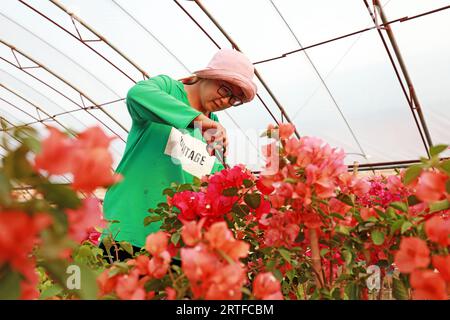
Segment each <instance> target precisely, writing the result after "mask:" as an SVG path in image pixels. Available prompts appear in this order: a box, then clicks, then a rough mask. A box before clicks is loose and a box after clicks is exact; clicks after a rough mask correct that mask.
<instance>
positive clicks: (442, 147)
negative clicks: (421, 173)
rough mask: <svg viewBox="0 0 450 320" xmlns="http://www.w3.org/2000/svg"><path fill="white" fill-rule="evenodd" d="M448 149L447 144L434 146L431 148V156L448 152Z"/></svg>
mask: <svg viewBox="0 0 450 320" xmlns="http://www.w3.org/2000/svg"><path fill="white" fill-rule="evenodd" d="M447 148H448V145H446V144H438V145H435V146H432V147H431V148H430V155H431V156H432V157H434V156H436V155H438V154H439V153H441V152H442V151H444V150H446V149H447Z"/></svg>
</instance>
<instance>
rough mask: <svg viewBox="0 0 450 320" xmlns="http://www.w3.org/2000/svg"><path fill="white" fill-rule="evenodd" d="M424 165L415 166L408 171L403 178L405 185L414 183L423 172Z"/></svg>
mask: <svg viewBox="0 0 450 320" xmlns="http://www.w3.org/2000/svg"><path fill="white" fill-rule="evenodd" d="M422 169H423V165H422V164H414V165H412V166H410V167H409V168H408V169H406V172H405V177H404V178H403V183H404V184H405V185H407V184H410V183H411V182H413V181H414V180H415V179H416V178H417V177H418V176H419V175H420V173H421V172H422Z"/></svg>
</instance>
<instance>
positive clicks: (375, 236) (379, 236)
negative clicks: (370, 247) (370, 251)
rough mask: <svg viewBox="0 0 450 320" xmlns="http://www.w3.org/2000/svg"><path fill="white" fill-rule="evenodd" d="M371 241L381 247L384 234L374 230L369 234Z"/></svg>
mask: <svg viewBox="0 0 450 320" xmlns="http://www.w3.org/2000/svg"><path fill="white" fill-rule="evenodd" d="M371 237H372V241H373V243H374V244H376V245H377V246H381V245H382V244H383V243H384V232H381V231H379V230H374V231H372V233H371Z"/></svg>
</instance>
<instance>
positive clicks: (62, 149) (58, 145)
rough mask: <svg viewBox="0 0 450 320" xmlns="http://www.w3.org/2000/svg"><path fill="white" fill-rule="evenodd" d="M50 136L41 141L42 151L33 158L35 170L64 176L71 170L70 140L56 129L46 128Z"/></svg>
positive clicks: (71, 144)
mask: <svg viewBox="0 0 450 320" xmlns="http://www.w3.org/2000/svg"><path fill="white" fill-rule="evenodd" d="M47 129H48V130H49V131H50V135H49V136H48V137H47V138H46V139H45V140H43V141H42V150H41V152H40V153H39V154H37V155H36V158H35V160H34V161H35V168H36V169H37V170H39V169H41V170H45V171H47V172H48V173H50V174H57V175H58V174H64V173H67V172H69V171H70V169H71V168H72V151H73V142H72V140H71V139H70V138H69V137H68V136H67V135H65V134H64V133H62V132H60V131H59V130H58V129H56V128H53V127H51V126H47Z"/></svg>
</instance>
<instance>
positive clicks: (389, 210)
mask: <svg viewBox="0 0 450 320" xmlns="http://www.w3.org/2000/svg"><path fill="white" fill-rule="evenodd" d="M386 215H387V216H388V217H389V218H391V219H397V214H396V213H395V210H394V208H391V207H388V208H387V209H386Z"/></svg>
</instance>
